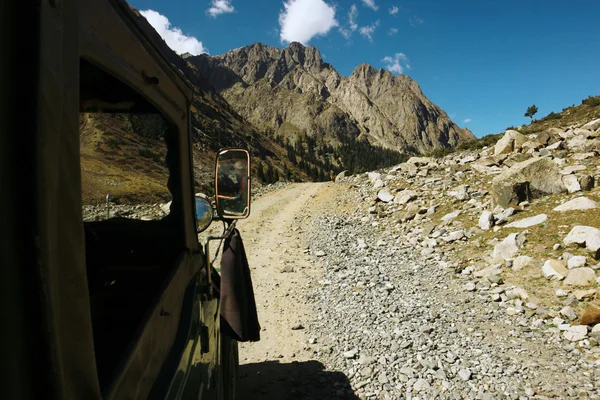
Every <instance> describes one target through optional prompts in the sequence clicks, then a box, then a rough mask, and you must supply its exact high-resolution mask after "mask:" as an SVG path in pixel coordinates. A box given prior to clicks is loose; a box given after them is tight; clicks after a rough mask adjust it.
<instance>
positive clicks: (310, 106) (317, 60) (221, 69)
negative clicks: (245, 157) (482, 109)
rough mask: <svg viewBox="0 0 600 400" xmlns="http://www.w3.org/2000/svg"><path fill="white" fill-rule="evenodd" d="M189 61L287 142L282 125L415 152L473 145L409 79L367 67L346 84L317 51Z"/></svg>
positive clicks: (298, 48)
mask: <svg viewBox="0 0 600 400" xmlns="http://www.w3.org/2000/svg"><path fill="white" fill-rule="evenodd" d="M186 60H187V61H188V62H189V64H191V65H193V66H194V67H195V68H196V69H197V70H198V72H199V73H200V74H201V75H202V76H203V77H204V79H205V82H207V83H208V84H210V85H211V86H212V87H213V88H214V89H215V90H216V91H217V92H219V93H220V94H221V95H222V96H223V97H224V98H225V99H226V100H227V101H228V102H229V103H230V104H231V106H232V107H233V108H234V109H235V110H236V111H237V112H239V113H240V114H241V115H242V116H244V117H245V118H246V119H247V120H248V121H250V122H252V123H253V124H254V125H256V126H259V127H262V128H270V129H272V130H274V131H275V132H278V133H279V134H283V135H284V136H286V132H285V131H284V132H282V131H281V128H282V126H283V127H284V128H285V129H286V130H287V131H290V129H289V128H290V127H293V129H292V130H295V131H297V132H303V133H306V134H308V135H311V136H314V137H317V138H323V139H324V140H325V142H327V143H331V144H334V145H335V144H337V143H338V142H339V141H340V140H342V141H343V140H344V134H347V135H351V136H353V137H355V138H359V139H360V138H363V137H364V138H367V139H368V140H369V142H371V143H372V144H374V145H378V146H383V147H386V148H390V149H394V150H397V151H401V152H415V153H424V152H428V151H430V150H432V149H435V148H444V147H455V146H457V145H459V144H460V143H463V142H466V141H469V140H472V139H474V136H473V134H472V133H471V132H470V131H468V130H466V129H460V128H459V127H458V126H456V125H455V124H454V123H453V122H452V121H451V120H450V119H449V118H448V116H447V115H446V113H445V112H444V111H443V110H441V109H440V108H439V107H437V106H436V105H434V104H433V103H431V101H429V100H428V99H427V97H425V95H424V94H423V93H422V91H421V89H420V88H419V86H418V84H417V83H416V82H415V81H413V80H412V79H411V78H409V77H408V76H406V75H400V76H394V75H392V74H391V73H390V72H388V71H385V70H376V69H374V68H373V67H371V66H369V65H367V64H361V65H359V66H358V67H357V68H356V69H355V71H354V72H353V73H352V74H351V75H350V76H349V77H348V78H345V77H343V76H341V75H340V74H339V73H338V72H337V71H336V70H335V68H333V66H331V65H330V64H328V63H326V62H324V61H323V59H322V58H321V55H320V52H319V51H318V50H317V49H316V48H314V47H313V46H310V47H305V46H303V45H301V44H299V43H291V44H290V45H289V46H288V47H286V48H284V49H282V50H280V49H278V48H276V47H271V46H266V45H263V44H260V43H257V44H253V45H251V46H246V47H242V48H239V49H235V50H232V51H230V52H228V53H225V54H223V55H220V56H214V57H210V56H208V55H200V56H188V57H186ZM340 135H342V136H341V137H340Z"/></svg>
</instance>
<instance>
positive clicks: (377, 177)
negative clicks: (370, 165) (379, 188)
mask: <svg viewBox="0 0 600 400" xmlns="http://www.w3.org/2000/svg"><path fill="white" fill-rule="evenodd" d="M367 176H368V177H369V180H370V181H371V183H375V182H377V181H378V180H381V174H380V173H379V172H368V173H367Z"/></svg>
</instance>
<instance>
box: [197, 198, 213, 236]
mask: <svg viewBox="0 0 600 400" xmlns="http://www.w3.org/2000/svg"><path fill="white" fill-rule="evenodd" d="M195 199H196V229H198V233H200V232H202V231H203V230H205V229H206V228H208V227H209V226H210V223H211V222H212V219H213V208H212V205H211V204H210V201H208V200H207V199H205V198H204V197H202V196H199V195H196V197H195Z"/></svg>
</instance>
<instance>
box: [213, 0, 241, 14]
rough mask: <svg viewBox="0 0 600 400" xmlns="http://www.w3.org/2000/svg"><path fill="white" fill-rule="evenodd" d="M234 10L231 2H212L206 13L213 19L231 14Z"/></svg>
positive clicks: (222, 0)
mask: <svg viewBox="0 0 600 400" xmlns="http://www.w3.org/2000/svg"><path fill="white" fill-rule="evenodd" d="M234 11H235V8H234V7H233V6H232V5H231V0H212V2H211V5H210V8H209V9H208V10H206V12H207V13H208V14H209V15H210V16H211V17H213V18H216V17H217V15H221V14H227V13H232V12H234Z"/></svg>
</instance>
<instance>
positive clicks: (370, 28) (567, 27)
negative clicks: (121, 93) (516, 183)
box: [130, 0, 600, 137]
mask: <svg viewBox="0 0 600 400" xmlns="http://www.w3.org/2000/svg"><path fill="white" fill-rule="evenodd" d="M130 3H131V4H132V5H133V6H134V7H136V8H137V9H139V10H140V11H147V12H146V13H144V14H145V15H146V17H147V18H148V20H149V21H150V22H151V23H152V24H153V26H155V28H157V30H158V31H159V33H161V34H162V35H163V37H165V39H166V40H167V43H169V44H170V46H171V47H172V48H174V50H176V51H178V52H180V53H181V52H184V51H191V52H195V53H199V52H208V53H209V54H211V55H218V54H222V53H225V52H227V51H229V50H231V49H234V48H237V47H241V46H245V45H249V44H252V43H255V42H262V43H265V44H268V45H273V46H278V47H284V46H286V45H287V43H288V42H289V41H293V40H296V41H301V42H303V43H304V44H307V45H314V46H315V47H317V48H318V49H319V50H320V51H321V54H322V55H323V57H324V59H325V61H326V62H329V63H331V64H332V65H333V66H334V67H335V68H336V69H337V70H338V71H339V72H340V73H341V74H342V75H345V76H348V75H349V74H351V73H352V71H353V70H354V68H355V67H356V66H357V65H359V64H361V63H364V62H367V63H369V64H371V65H373V66H374V67H376V68H387V69H390V70H391V71H392V72H394V73H404V74H407V75H409V76H410V77H412V78H413V79H414V80H416V81H417V82H418V83H419V85H420V86H421V89H422V90H423V92H424V93H425V95H426V96H427V97H429V99H431V100H432V101H433V102H434V103H435V104H437V105H438V106H440V107H441V108H443V109H444V110H445V111H446V112H447V113H448V114H449V115H450V117H451V118H452V120H453V121H454V122H456V123H457V124H458V125H460V126H466V127H468V128H469V129H471V130H472V131H473V133H475V135H476V136H478V137H480V136H482V135H485V134H488V133H498V132H502V131H504V129H505V128H506V127H508V126H510V125H515V126H517V125H520V124H523V123H526V122H527V121H528V118H525V117H524V116H523V114H524V113H525V110H526V109H527V107H528V106H529V105H531V104H536V105H537V106H538V108H539V112H538V114H537V115H536V117H542V116H544V115H546V114H548V113H549V112H551V111H555V112H558V111H560V110H562V109H563V108H564V107H567V106H570V105H572V104H579V103H580V102H581V99H583V98H585V97H587V96H588V95H590V94H591V95H597V94H600V29H599V25H600V24H599V23H598V17H599V16H600V1H598V0H579V1H577V0H572V1H558V0H504V1H500V0H457V1H451V0H421V1H417V0H406V1H395V0H389V1H384V0H354V1H352V0H285V1H282V0H253V1H250V0H193V1H192V0H170V1H168V2H167V1H164V0H160V1H159V0H132V1H131V2H130ZM148 10H151V11H153V12H151V11H148Z"/></svg>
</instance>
